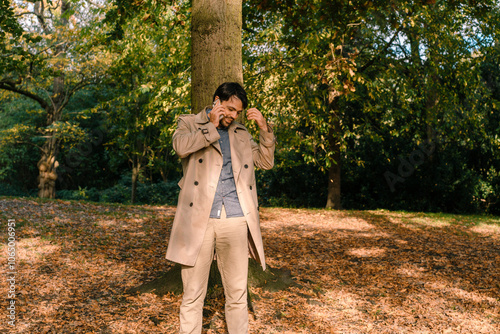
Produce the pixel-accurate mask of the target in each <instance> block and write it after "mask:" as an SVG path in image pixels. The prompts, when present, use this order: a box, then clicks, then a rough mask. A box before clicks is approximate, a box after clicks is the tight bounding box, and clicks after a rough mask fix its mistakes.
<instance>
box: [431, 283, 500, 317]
mask: <svg viewBox="0 0 500 334" xmlns="http://www.w3.org/2000/svg"><path fill="white" fill-rule="evenodd" d="M429 286H430V287H432V288H433V289H436V290H441V291H444V292H445V293H447V294H450V295H454V296H456V297H457V298H459V299H461V300H464V299H465V300H469V301H471V302H474V303H478V304H481V303H487V304H491V305H493V306H496V307H497V311H498V310H500V300H498V299H495V298H492V297H488V296H485V295H483V294H480V293H477V292H475V291H466V290H463V289H460V288H456V287H450V286H449V285H447V284H442V283H432V284H430V285H429Z"/></svg>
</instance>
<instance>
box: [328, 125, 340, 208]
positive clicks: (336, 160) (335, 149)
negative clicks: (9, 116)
mask: <svg viewBox="0 0 500 334" xmlns="http://www.w3.org/2000/svg"><path fill="white" fill-rule="evenodd" d="M328 142H329V146H330V150H331V151H332V156H331V157H330V168H329V169H328V195H327V200H326V208H327V209H335V210H341V209H342V206H341V201H340V200H341V187H340V186H341V177H340V173H341V165H340V120H339V118H338V117H337V116H335V118H334V119H333V124H331V127H330V131H329V133H328Z"/></svg>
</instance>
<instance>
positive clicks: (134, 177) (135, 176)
mask: <svg viewBox="0 0 500 334" xmlns="http://www.w3.org/2000/svg"><path fill="white" fill-rule="evenodd" d="M137 160H139V159H138V158H137ZM140 170H141V163H140V162H139V161H136V163H135V164H134V166H132V194H131V195H130V202H131V204H134V203H135V198H136V196H137V180H138V179H139V172H140Z"/></svg>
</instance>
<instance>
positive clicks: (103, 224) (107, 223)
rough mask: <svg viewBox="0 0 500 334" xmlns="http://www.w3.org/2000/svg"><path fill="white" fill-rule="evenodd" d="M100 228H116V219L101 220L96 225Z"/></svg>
mask: <svg viewBox="0 0 500 334" xmlns="http://www.w3.org/2000/svg"><path fill="white" fill-rule="evenodd" d="M96 224H97V225H99V226H100V227H105V228H106V227H109V226H115V225H116V219H106V220H105V219H101V220H99V221H97V223H96Z"/></svg>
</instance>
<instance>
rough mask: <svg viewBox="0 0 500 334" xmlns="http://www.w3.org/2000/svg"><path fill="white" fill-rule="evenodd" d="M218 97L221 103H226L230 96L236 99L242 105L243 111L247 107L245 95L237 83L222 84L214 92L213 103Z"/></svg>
mask: <svg viewBox="0 0 500 334" xmlns="http://www.w3.org/2000/svg"><path fill="white" fill-rule="evenodd" d="M216 96H218V97H219V98H220V100H221V102H222V101H228V100H229V99H230V98H231V97H232V96H235V97H237V98H238V99H240V101H241V102H242V103H243V109H246V108H247V106H248V100H247V93H246V92H245V89H243V87H241V85H240V84H239V83H237V82H224V83H223V84H222V85H220V86H219V87H218V88H217V90H216V91H215V94H214V98H213V101H215V97H216Z"/></svg>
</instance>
